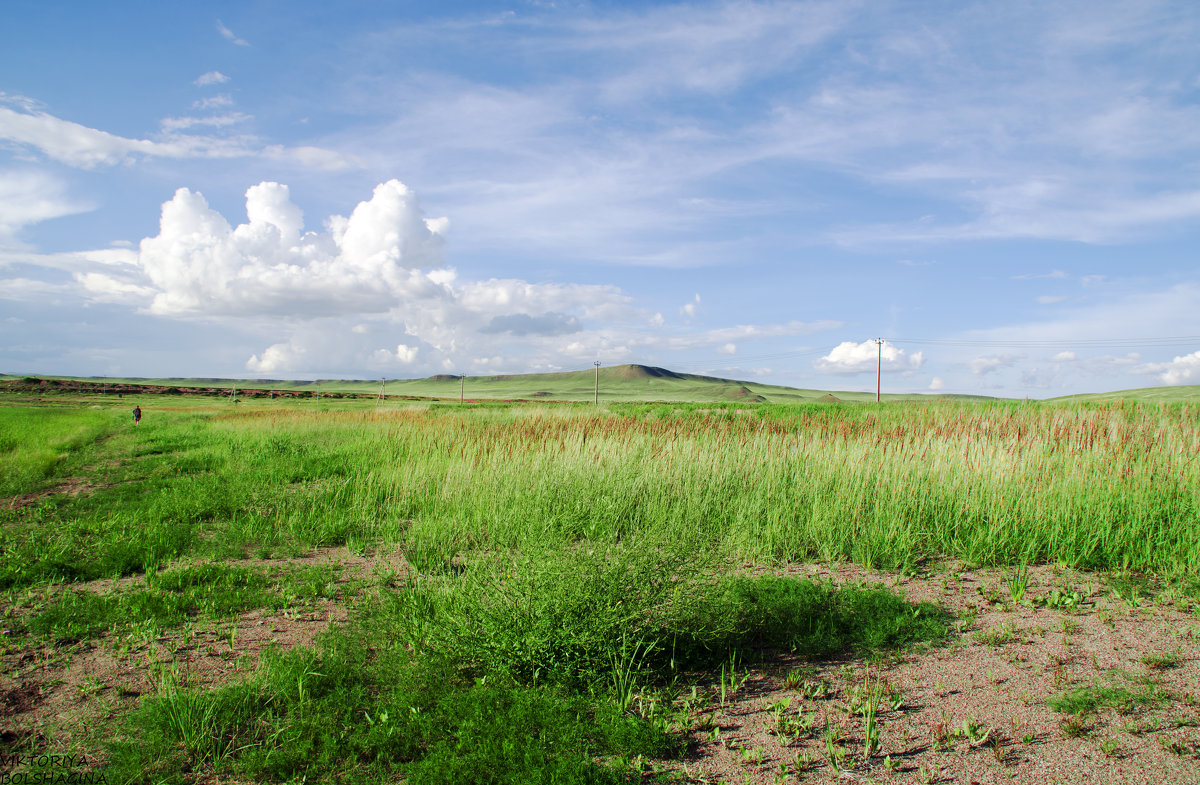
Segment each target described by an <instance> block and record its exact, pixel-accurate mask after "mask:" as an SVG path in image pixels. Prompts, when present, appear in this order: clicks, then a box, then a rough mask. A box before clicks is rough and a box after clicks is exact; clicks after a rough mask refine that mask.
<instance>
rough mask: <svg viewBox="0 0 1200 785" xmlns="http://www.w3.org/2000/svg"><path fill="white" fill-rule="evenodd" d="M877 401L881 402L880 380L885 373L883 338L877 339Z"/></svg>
mask: <svg viewBox="0 0 1200 785" xmlns="http://www.w3.org/2000/svg"><path fill="white" fill-rule="evenodd" d="M875 350H876V351H875V403H879V384H880V382H879V380H880V377H881V376H882V375H883V339H882V338H876V339H875Z"/></svg>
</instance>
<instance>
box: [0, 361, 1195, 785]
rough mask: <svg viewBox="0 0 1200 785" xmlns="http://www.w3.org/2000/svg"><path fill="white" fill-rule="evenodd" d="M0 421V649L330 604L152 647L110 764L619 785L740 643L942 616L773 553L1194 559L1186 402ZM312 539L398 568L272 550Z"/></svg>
mask: <svg viewBox="0 0 1200 785" xmlns="http://www.w3.org/2000/svg"><path fill="white" fill-rule="evenodd" d="M585 376H586V377H587V378H586V379H585V380H580V383H581V384H582V381H587V382H589V383H590V381H591V374H590V373H587V374H585ZM524 383H525V382H524V381H523V382H522V384H524ZM456 384H457V383H455V386H456ZM535 386H536V385H535ZM514 389H515V388H514ZM629 389H630V390H632V389H633V388H632V387H630V388H629ZM631 394H632V393H631ZM514 397H515V396H514ZM556 397H557V396H556ZM135 403H140V404H141V406H142V408H143V410H144V412H145V414H144V417H143V421H142V424H141V425H140V426H138V427H136V428H135V427H133V426H132V423H131V422H130V421H129V419H128V409H129V408H131V407H132V406H133V405H134V404H135ZM0 434H3V438H2V440H0V496H3V497H6V498H7V503H6V505H5V506H3V507H0V588H2V589H3V591H4V592H5V594H4V616H5V625H6V626H7V627H8V633H7V637H6V639H5V641H6V642H5V644H4V645H5V646H6V647H7V648H6V649H5V651H6V654H8V655H12V656H14V657H15V656H17V655H21V656H24V655H22V654H21V653H22V652H24V653H28V652H30V651H35V650H36V651H41V652H43V654H44V653H45V652H46V651H51V652H60V653H61V652H70V651H74V650H75V649H76V648H77V647H80V646H97V645H103V646H111V647H112V649H113V651H121V652H123V656H124V655H129V656H134V655H136V654H137V653H138V652H143V653H144V652H148V651H151V650H152V649H154V645H155V644H154V641H160V640H162V639H164V636H167V637H170V636H171V635H174V634H175V633H172V632H171V631H172V630H178V629H181V628H186V629H188V630H195V629H197V625H199V627H200V628H204V629H211V630H218V629H221V630H224V629H227V626H228V624H229V623H230V620H236V619H238V618H242V617H244V616H245V614H248V613H280V614H284V615H285V616H286V614H288V613H296V612H298V611H297V609H303V608H326V607H332V606H333V605H336V606H338V607H340V608H342V609H344V611H345V617H344V620H343V621H342V622H341V623H338V624H335V625H332V626H331V627H330V629H329V630H328V631H327V632H326V633H324V634H323V635H322V636H320V637H319V638H318V639H317V640H315V641H314V642H313V643H312V645H306V646H295V647H275V648H268V649H267V650H265V651H263V652H262V653H261V655H260V656H259V657H258V658H257V660H256V662H255V664H254V667H253V668H252V669H251V670H252V671H253V673H252V674H251V675H248V676H245V677H243V678H238V679H234V680H226V681H225V682H223V683H220V684H210V685H199V684H196V683H193V681H191V680H189V674H188V673H187V672H186V671H184V670H181V669H180V668H179V667H177V665H176V659H175V658H174V655H172V657H171V658H167V659H154V661H153V664H152V665H145V668H144V669H148V670H147V673H149V674H150V676H149V678H151V681H152V684H153V689H152V690H149V691H148V692H147V693H146V694H144V695H143V696H142V697H141V699H140V700H139V701H136V703H135V704H131V705H129V706H127V707H126V708H124V709H120V710H117V709H113V710H112V712H111V713H110V715H108V717H107V719H106V720H105V722H104V723H103V726H102V727H99V728H98V727H94V726H93V727H92V728H91V729H90V730H86V729H75V730H74V731H72V732H71V733H70V734H69V738H70V739H71V741H70V744H71V745H73V747H72V748H73V749H78V750H83V751H85V752H87V753H88V754H90V755H94V756H97V759H98V760H100V761H102V764H103V766H105V767H106V768H105V769H104V770H105V771H106V773H107V775H108V776H109V778H110V779H109V781H110V782H112V781H119V782H191V781H196V780H197V779H203V778H204V777H207V776H210V775H213V776H216V775H219V776H221V777H226V778H232V779H234V780H236V781H248V782H249V781H276V782H291V781H301V778H302V777H307V778H308V781H314V780H329V781H352V782H367V781H380V782H384V781H387V782H391V781H395V780H396V778H397V777H401V778H404V779H405V781H407V782H413V783H420V782H485V781H486V782H514V783H517V782H522V783H523V782H621V781H632V779H640V778H641V777H642V776H643V775H644V774H646V773H647V772H650V771H652V770H654V765H655V764H654V762H655V761H671V760H680V759H682V758H686V757H687V755H688V754H689V745H688V741H687V739H688V735H689V734H690V733H692V732H694V731H695V730H696V728H697V727H699V725H702V724H703V721H704V720H703V716H704V712H705V711H706V710H707V709H706V707H710V708H711V707H712V706H719V705H723V704H724V703H725V701H726V698H727V692H728V693H732V692H736V691H737V690H738V689H739V687H740V686H741V683H739V678H741V682H742V683H744V678H742V677H740V676H739V674H742V673H744V669H745V667H747V665H749V664H753V663H755V662H761V661H762V660H763V659H764V658H768V657H771V656H775V655H777V654H779V653H787V654H790V655H792V656H799V657H802V658H807V659H813V660H820V659H822V658H830V657H835V658H836V657H853V658H857V659H858V660H859V661H866V662H871V661H876V660H878V659H879V658H881V657H886V656H889V655H888V653H889V652H895V651H897V650H904V649H906V648H909V647H912V646H916V645H928V644H930V643H934V644H936V643H938V642H942V641H945V640H947V638H948V636H950V635H951V629H952V627H953V626H954V620H953V615H952V614H950V613H948V612H947V611H945V610H943V609H941V608H939V607H937V606H934V605H931V604H927V603H926V604H921V603H914V602H909V601H906V600H905V599H904V598H903V597H901V596H898V595H896V594H895V593H893V592H891V591H889V590H887V589H885V588H883V587H873V586H869V585H865V584H864V585H838V586H835V585H833V584H831V583H828V582H823V581H820V580H815V579H808V578H800V577H787V576H783V575H781V574H779V570H780V568H783V567H786V566H788V565H797V564H807V563H823V564H834V563H843V562H850V563H854V564H858V565H862V566H865V567H872V568H886V569H892V570H895V571H897V572H900V573H905V574H915V573H919V572H922V571H928V570H929V569H931V565H936V564H938V563H941V562H943V561H945V560H948V559H951V560H955V561H956V562H958V563H961V564H965V565H968V566H971V565H975V566H1001V567H1006V568H1007V567H1008V566H1016V568H1017V569H1025V565H1030V564H1033V565H1037V564H1056V565H1065V566H1069V567H1072V568H1077V569H1083V570H1089V571H1096V572H1105V573H1112V574H1116V575H1152V576H1158V577H1159V578H1161V579H1168V580H1177V581H1179V582H1180V583H1181V585H1184V586H1191V587H1193V588H1194V587H1195V585H1196V576H1197V574H1198V573H1200V549H1197V548H1196V542H1197V541H1198V537H1200V490H1198V489H1200V461H1197V460H1196V456H1197V455H1198V454H1200V408H1198V407H1195V406H1192V405H1187V404H1179V403H1145V402H1141V403H1139V402H1124V403H1111V402H1109V403H1091V402H1082V403H1078V402H1077V403H1062V404H1039V403H1028V402H963V401H947V400H943V401H925V402H911V403H906V404H903V405H901V404H895V403H893V404H890V405H889V404H883V405H874V404H867V405H859V406H841V407H839V406H828V405H821V404H817V403H808V404H770V403H767V404H764V403H747V402H744V401H738V402H730V403H728V404H713V403H704V404H695V403H693V404H689V403H670V404H647V403H609V404H607V405H605V406H602V407H599V408H597V407H594V406H589V405H579V404H555V405H545V404H473V405H466V406H460V405H458V404H457V403H437V402H429V403H417V404H412V403H409V404H400V403H395V402H388V403H385V404H383V405H381V406H378V405H375V403H374V402H373V401H351V400H340V401H339V400H334V401H325V400H323V401H322V403H321V404H320V405H319V406H318V405H316V404H315V403H313V402H311V401H305V402H296V401H292V402H283V401H267V400H257V401H252V402H244V403H241V404H238V405H236V406H235V405H233V404H226V403H213V402H211V401H201V402H199V403H197V402H196V401H194V400H186V399H178V398H174V399H169V400H165V401H164V399H163V397H162V396H152V395H148V396H136V397H135V396H126V397H125V398H124V399H122V400H121V401H119V402H117V401H113V400H112V398H111V396H110V397H99V396H97V397H82V398H79V399H77V400H73V401H69V400H65V399H64V400H60V401H57V402H56V403H54V404H53V405H51V404H47V403H45V402H43V403H35V402H33V400H32V399H31V398H30V399H23V398H20V397H18V396H8V397H7V398H6V399H4V400H3V401H2V402H0ZM335 548H344V549H346V550H347V551H348V552H349V553H350V554H358V555H361V556H363V557H367V556H371V555H380V554H383V555H386V554H395V555H396V556H397V560H396V561H394V562H390V563H391V564H393V566H392V567H379V566H377V567H376V569H375V570H374V572H372V573H370V574H367V575H360V576H358V577H357V578H355V579H354V580H346V579H345V576H343V575H341V574H340V573H339V569H340V568H339V567H338V566H336V565H320V564H313V563H309V562H307V561H304V560H303V559H297V558H294V557H300V556H304V555H305V554H311V553H313V552H314V551H319V550H326V549H335ZM1014 598H1015V595H1014ZM205 625H208V626H207V627H205ZM233 630H234V631H235V632H234V634H233V635H234V636H235V635H236V630H237V627H236V625H235V626H234V627H233ZM214 634H215V633H214ZM221 634H223V635H227V634H228V633H221ZM38 647H41V648H40V649H39V648H38ZM122 647H123V648H122ZM228 648H229V649H230V650H231V651H232V650H234V649H235V641H234V637H232V636H231V637H230V640H229V646H228ZM130 652H132V653H133V654H132V655H131V654H130ZM39 656H42V655H39ZM146 657H147V661H149V659H150V658H149V656H148V655H146ZM135 659H136V657H135ZM878 700H879V698H876V703H878ZM860 703H861V702H860ZM856 716H857V715H856ZM863 716H864V717H865V716H866V715H865V714H864V715H863ZM872 716H874V715H872ZM864 721H865V720H864ZM873 721H874V720H872V722H873ZM826 723H827V732H831V731H828V719H827V720H826ZM865 727H869V726H865ZM866 732H867V733H868V736H869V731H866ZM12 735H13V737H14V738H8V737H7V736H6V737H5V738H6V741H5V742H4V744H5V745H7V746H6V750H5V752H6V754H13V753H14V751H16V750H26V751H37V750H38V749H44V748H45V746H46V744H48V741H47V739H46V738H44V737H43V738H41V740H40V741H39V738H38V737H37V736H31V735H28V734H25V735H22V733H18V732H16V731H13V734H12ZM14 739H15V740H14ZM867 742H868V743H867V744H866V746H865V747H864V748H863V750H862V752H861V757H862V758H863V759H864V760H866V761H868V762H869V760H870V758H871V756H872V753H871V747H870V744H869V738H868V739H867ZM39 745H41V746H39ZM832 749H833V747H831V750H832ZM832 754H833V753H832V752H831V755H832ZM835 757H836V756H835ZM851 757H853V755H852V756H851ZM839 765H840V764H839ZM783 774H784V779H786V777H787V771H786V767H785V771H784V772H783ZM664 776H665V775H664ZM631 778H632V779H631ZM780 781H783V780H780Z"/></svg>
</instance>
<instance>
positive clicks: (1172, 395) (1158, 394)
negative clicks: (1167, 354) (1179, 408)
mask: <svg viewBox="0 0 1200 785" xmlns="http://www.w3.org/2000/svg"><path fill="white" fill-rule="evenodd" d="M1050 400H1052V401H1121V400H1125V401H1163V402H1166V403H1184V402H1191V403H1195V402H1200V384H1180V385H1175V386H1173V387H1141V388H1138V389H1135V390H1116V391H1114V392H1105V393H1082V394H1080V395H1064V396H1062V397H1061V398H1051V399H1050Z"/></svg>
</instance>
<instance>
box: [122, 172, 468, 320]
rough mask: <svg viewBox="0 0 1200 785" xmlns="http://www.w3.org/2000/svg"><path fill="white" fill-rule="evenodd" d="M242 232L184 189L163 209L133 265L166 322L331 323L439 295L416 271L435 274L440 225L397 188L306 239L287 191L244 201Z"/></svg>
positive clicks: (273, 188)
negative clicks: (291, 319)
mask: <svg viewBox="0 0 1200 785" xmlns="http://www.w3.org/2000/svg"><path fill="white" fill-rule="evenodd" d="M246 215H247V218H248V220H247V222H246V223H244V224H240V225H239V226H237V227H231V226H230V225H229V223H228V222H227V221H226V220H225V218H224V217H223V216H221V215H220V214H219V213H217V212H216V211H215V210H212V209H211V208H210V207H209V206H208V203H207V202H206V201H205V199H204V197H203V196H202V195H201V194H199V193H194V192H192V191H190V190H188V189H187V188H180V189H179V190H178V191H176V193H175V196H174V198H172V199H171V200H170V201H169V202H167V203H165V204H164V205H163V208H162V218H161V221H160V228H159V233H158V235H157V236H155V237H148V238H146V239H145V240H142V243H141V246H140V248H139V253H138V261H139V264H140V265H141V267H142V269H143V270H144V271H145V273H146V275H147V277H148V278H149V279H150V281H151V282H152V284H153V285H154V287H155V289H156V291H157V293H156V294H155V296H154V299H153V301H152V302H151V304H150V311H151V312H153V313H158V314H164V315H181V314H200V315H236V316H254V315H267V314H272V315H289V316H301V317H304V316H307V317H313V316H328V315H334V314H349V313H356V314H358V313H381V312H384V311H387V310H388V309H389V308H391V307H393V306H394V305H395V304H396V303H397V301H398V300H400V299H402V298H403V297H405V296H407V295H412V294H420V295H428V294H435V293H437V292H438V291H439V290H441V289H442V286H441V285H440V284H438V283H436V282H435V281H434V280H432V279H431V278H430V277H429V276H428V275H427V274H425V273H422V272H421V271H420V269H419V268H422V267H436V266H439V265H440V264H441V261H442V259H441V248H442V232H444V230H445V222H444V221H441V220H437V221H429V220H426V219H425V218H424V217H423V216H422V214H421V210H420V207H419V205H418V204H417V199H416V195H415V194H414V193H413V192H412V191H411V190H409V189H408V188H407V187H406V186H405V185H404V184H403V183H401V182H399V181H398V180H390V181H388V182H386V183H382V184H381V185H379V186H377V187H376V188H375V192H374V194H373V195H372V197H371V199H369V200H367V201H365V202H361V203H359V205H358V206H357V207H356V208H355V209H354V211H353V212H352V213H351V214H350V217H349V218H344V217H342V216H333V217H331V218H330V219H329V221H328V222H327V223H328V226H329V231H328V232H324V233H316V232H305V231H304V221H303V216H302V215H301V212H300V208H299V207H297V206H296V205H295V204H294V203H293V202H292V201H291V198H290V194H289V192H288V188H287V186H286V185H280V184H279V183H273V182H264V183H259V184H258V185H256V186H253V187H251V188H250V189H249V190H247V191H246Z"/></svg>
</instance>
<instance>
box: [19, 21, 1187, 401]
mask: <svg viewBox="0 0 1200 785" xmlns="http://www.w3.org/2000/svg"><path fill="white" fill-rule="evenodd" d="M0 22H2V23H0V372H6V373H17V374H44V375H86V376H124V377H128V376H142V377H163V376H189V377H195V376H201V377H236V378H272V379H312V378H360V379H378V378H385V377H386V378H416V377H421V376H428V375H431V374H436V373H462V374H468V375H480V374H498V373H525V372H544V371H560V370H580V369H590V368H592V365H593V363H594V362H600V363H601V364H602V365H603V366H608V365H617V364H623V363H643V364H647V365H656V366H662V367H666V368H670V369H672V370H676V371H683V372H689V373H702V374H709V375H716V376H722V377H728V378H736V379H744V380H752V381H758V382H764V383H771V384H785V385H790V386H796V387H808V388H818V389H834V390H873V389H874V387H875V381H876V379H875V374H876V363H877V361H880V360H881V363H882V368H883V379H882V385H883V389H884V390H885V391H887V392H943V393H969V394H980V395H995V396H1005V397H1014V398H1021V397H1032V398H1043V397H1051V396H1056V395H1065V394H1071V393H1079V392H1103V391H1110V390H1118V389H1127V388H1135V387H1151V386H1159V385H1174V384H1200V4H1197V3H1195V2H1192V1H1191V0H1181V1H1179V2H1144V1H1142V0H1119V2H1107V1H1106V0H1085V1H1084V2H1074V1H1072V0H1064V1H1063V2H1054V3H1046V2H1032V1H1031V2H1021V1H1020V0H1018V1H1016V2H1004V3H999V2H975V3H972V2H949V1H947V2H936V1H932V0H931V1H928V2H922V1H920V0H918V1H917V2H887V0H871V2H852V1H851V0H836V1H835V2H779V3H776V2H703V3H670V4H667V3H647V2H636V3H622V2H593V3H586V2H585V3H577V2H537V1H535V0H516V1H515V2H510V3H506V4H502V3H469V2H438V3H431V2H424V3H422V2H368V1H367V0H348V1H347V2H339V3H329V2H327V1H322V2H307V0H288V1H287V2H284V0H239V2H236V3H227V2H208V3H187V4H183V3H160V2H154V3H148V2H147V3H141V2H113V3H84V2H55V0H37V1H36V2H29V1H28V0H7V1H6V2H5V3H4V5H3V9H2V10H0ZM876 339H883V340H884V343H883V344H882V345H881V346H880V345H877V344H876V342H875V341H876Z"/></svg>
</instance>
